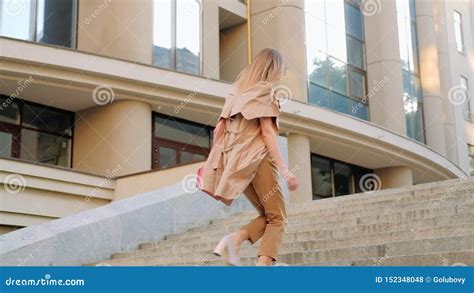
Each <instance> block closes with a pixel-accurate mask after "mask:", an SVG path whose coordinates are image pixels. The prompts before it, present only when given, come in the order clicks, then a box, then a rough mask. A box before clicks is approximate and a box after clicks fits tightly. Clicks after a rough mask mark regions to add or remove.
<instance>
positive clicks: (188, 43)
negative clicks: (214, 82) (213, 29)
mask: <svg viewBox="0 0 474 293" xmlns="http://www.w3.org/2000/svg"><path fill="white" fill-rule="evenodd" d="M200 10H201V7H200V3H199V1H196V0H179V1H177V9H176V13H177V16H176V25H177V26H176V70H179V71H183V72H189V73H193V74H199V73H200V67H199V60H200V57H199V54H200V51H201V50H200V31H201V29H200V27H199V26H200V18H201V13H200Z"/></svg>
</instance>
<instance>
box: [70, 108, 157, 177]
mask: <svg viewBox="0 0 474 293" xmlns="http://www.w3.org/2000/svg"><path fill="white" fill-rule="evenodd" d="M151 116H152V114H151V107H150V105H149V104H147V103H145V102H141V101H135V100H126V101H116V102H113V103H112V104H107V105H104V106H97V107H93V108H89V109H87V110H84V111H80V112H78V113H76V123H75V126H74V146H73V168H74V170H78V171H85V172H91V173H96V174H101V175H114V176H120V175H127V174H131V173H137V172H141V171H146V170H150V169H151V146H152V142H151V133H152V130H151V127H152V121H151Z"/></svg>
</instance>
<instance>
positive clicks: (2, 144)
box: [0, 127, 13, 157]
mask: <svg viewBox="0 0 474 293" xmlns="http://www.w3.org/2000/svg"><path fill="white" fill-rule="evenodd" d="M12 147H13V134H11V133H9V132H3V131H2V128H1V127H0V156H1V157H11V155H12Z"/></svg>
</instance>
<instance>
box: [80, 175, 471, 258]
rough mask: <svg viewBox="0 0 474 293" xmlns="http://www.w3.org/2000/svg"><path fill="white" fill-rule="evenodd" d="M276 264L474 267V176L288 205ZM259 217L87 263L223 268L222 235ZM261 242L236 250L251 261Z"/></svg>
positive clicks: (247, 215)
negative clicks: (219, 245) (219, 254)
mask: <svg viewBox="0 0 474 293" xmlns="http://www.w3.org/2000/svg"><path fill="white" fill-rule="evenodd" d="M287 212H288V227H287V232H286V234H285V238H284V243H283V246H282V248H281V251H280V259H279V262H282V263H285V264H288V265H317V266H335V265H342V266H351V265H355V266H374V265H378V266H450V265H468V266H473V265H474V178H473V177H468V178H463V179H453V180H447V181H441V182H435V183H428V184H422V185H417V186H413V187H410V188H399V189H391V190H383V191H377V192H373V193H363V194H353V195H348V196H342V197H337V198H332V199H324V200H319V201H313V202H310V203H307V204H304V205H290V206H288V208H287ZM255 216H256V212H255V211H249V212H243V213H240V214H237V215H234V216H232V217H229V218H225V219H217V220H214V221H212V222H210V223H209V224H208V225H206V226H203V227H198V228H193V229H190V230H188V231H187V232H185V233H182V234H172V235H168V236H167V237H166V238H165V239H164V240H162V241H158V242H154V243H143V244H141V245H140V247H139V249H137V250H135V251H126V252H117V253H115V254H113V255H112V256H111V259H109V260H104V261H102V262H100V263H94V264H88V265H98V264H100V265H113V266H176V265H188V266H208V265H214V266H215V265H224V262H223V261H222V260H221V259H219V258H218V257H217V256H214V255H213V254H212V250H213V249H214V246H215V245H216V244H217V242H218V240H219V239H220V237H221V236H223V235H224V234H226V233H229V232H231V231H235V230H236V229H238V228H239V227H240V226H242V225H244V224H245V223H247V222H248V221H249V220H250V219H252V218H253V217H255ZM259 244H260V243H259V242H257V243H256V244H254V245H253V246H251V245H250V243H248V242H246V243H245V244H244V245H243V246H242V248H241V251H240V255H241V258H242V262H243V264H244V265H254V263H255V260H256V252H257V249H258V246H259Z"/></svg>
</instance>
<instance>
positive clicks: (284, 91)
mask: <svg viewBox="0 0 474 293" xmlns="http://www.w3.org/2000/svg"><path fill="white" fill-rule="evenodd" d="M266 47H274V48H277V49H279V50H280V51H281V52H282V53H283V54H284V56H285V58H286V60H287V62H288V65H289V67H288V72H287V75H286V76H285V78H284V79H283V80H282V81H281V83H280V84H278V85H277V86H276V87H275V92H276V94H277V96H278V97H279V98H280V102H281V104H282V110H283V112H282V116H281V119H280V127H281V133H280V142H281V145H282V148H284V153H285V154H287V160H288V162H289V166H290V168H291V169H293V171H294V173H295V174H296V175H297V176H298V178H299V182H300V187H299V189H298V190H297V191H295V192H292V193H291V194H290V195H289V200H290V202H305V201H311V200H317V199H322V198H328V197H335V196H343V195H346V194H351V193H358V192H366V191H370V190H373V189H386V188H392V187H400V186H407V185H412V184H419V183H425V182H432V181H439V180H445V179H449V178H459V177H461V178H463V177H466V176H469V175H473V173H474V101H473V99H472V97H473V96H474V89H473V88H474V86H473V83H474V1H462V0H459V1H447V0H433V1H427V0H397V1H382V0H365V1H364V0H247V1H238V0H201V1H199V0H154V1H152V0H138V1H132V0H0V64H1V66H0V94H1V97H0V156H1V157H0V176H1V177H2V180H1V181H2V183H3V188H2V191H1V194H0V200H1V201H0V203H1V210H0V228H1V230H0V232H3V233H4V232H8V231H11V230H14V229H16V228H18V227H24V226H28V225H31V224H35V223H40V222H43V221H48V220H51V219H55V218H58V217H63V216H66V215H70V214H73V213H77V212H79V211H82V210H85V209H90V208H93V207H97V206H101V205H104V204H107V203H109V202H110V201H113V200H117V199H122V198H126V197H130V196H133V195H135V194H139V193H143V192H146V191H150V190H154V189H157V188H160V187H163V186H166V185H169V184H172V183H176V182H179V181H182V180H185V178H187V177H188V175H190V174H194V173H195V171H196V169H197V168H198V167H199V166H200V165H202V162H203V161H204V160H205V159H206V157H207V154H208V153H209V151H210V149H211V147H212V131H213V126H214V125H215V123H216V122H217V117H218V115H219V114H220V110H221V108H222V106H223V104H224V101H225V98H226V96H227V94H228V93H229V91H230V89H231V82H232V81H233V79H234V78H235V77H236V76H237V74H238V73H239V72H240V70H241V69H242V68H243V67H244V66H245V65H246V64H247V63H248V62H251V59H252V56H254V55H255V54H256V53H257V52H258V51H259V50H261V49H263V48H266Z"/></svg>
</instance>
